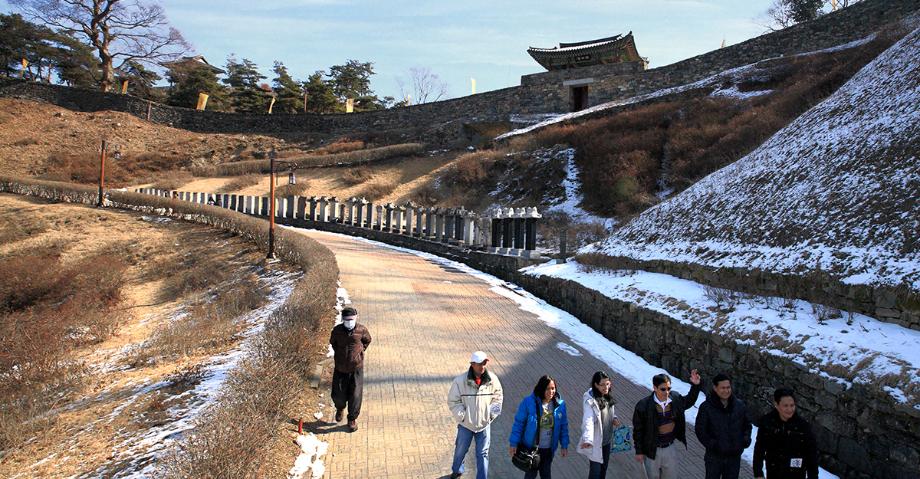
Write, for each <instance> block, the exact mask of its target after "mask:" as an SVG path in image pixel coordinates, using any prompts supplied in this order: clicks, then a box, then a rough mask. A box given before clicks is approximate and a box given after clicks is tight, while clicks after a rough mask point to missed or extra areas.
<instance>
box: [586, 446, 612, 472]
mask: <svg viewBox="0 0 920 479" xmlns="http://www.w3.org/2000/svg"><path fill="white" fill-rule="evenodd" d="M601 457H603V458H604V462H594V461H591V467H590V468H588V479H602V478H604V477H607V466H609V465H610V444H604V447H603V449H601Z"/></svg>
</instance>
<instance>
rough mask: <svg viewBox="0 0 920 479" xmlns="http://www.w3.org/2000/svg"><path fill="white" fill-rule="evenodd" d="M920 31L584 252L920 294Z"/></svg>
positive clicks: (909, 35) (912, 33) (915, 31)
mask: <svg viewBox="0 0 920 479" xmlns="http://www.w3.org/2000/svg"><path fill="white" fill-rule="evenodd" d="M918 155H920V29H917V30H914V31H913V32H911V33H910V34H908V35H907V36H905V37H904V38H903V39H901V40H900V41H899V42H898V43H896V44H895V45H893V46H892V47H891V48H889V49H888V50H886V51H885V52H883V53H882V54H881V55H879V57H878V58H876V59H875V60H873V61H872V62H871V63H869V64H868V65H866V66H865V67H864V68H863V69H862V70H860V71H859V72H858V73H857V74H856V75H854V76H853V78H851V79H850V80H849V81H848V82H847V83H846V84H844V85H843V86H842V87H841V88H840V89H839V90H838V91H837V92H835V93H834V94H832V95H831V96H830V97H828V98H827V99H826V100H825V101H823V102H822V103H820V104H819V105H817V106H815V107H814V108H812V109H811V110H809V111H808V112H806V113H805V114H803V115H802V116H800V117H799V118H798V119H796V120H795V121H794V122H792V123H791V124H789V125H788V126H787V127H785V128H783V129H782V130H780V131H779V132H777V133H776V135H774V136H773V137H771V138H770V139H769V140H767V141H766V142H765V143H764V144H763V145H761V146H760V147H759V148H757V149H756V150H755V151H754V152H752V153H750V154H749V155H747V156H746V157H744V158H742V159H741V160H739V161H737V162H735V163H733V164H731V165H729V166H727V167H725V168H723V169H721V170H719V171H717V172H715V173H713V174H711V175H709V176H707V177H706V178H704V179H702V180H701V181H699V182H698V183H696V184H695V185H693V186H692V187H690V188H688V189H687V190H685V191H684V192H682V193H681V194H679V195H677V196H675V197H672V198H671V199H670V200H668V201H665V202H663V203H660V204H659V205H657V206H655V207H653V208H651V209H649V210H647V211H646V212H644V213H642V214H641V215H639V216H638V217H636V218H635V219H633V220H632V221H631V222H629V223H627V224H626V225H624V226H623V227H622V228H620V229H619V230H617V231H615V232H614V233H613V235H611V237H610V238H608V239H607V240H605V241H604V242H601V243H597V244H595V245H591V246H588V247H586V248H584V249H583V250H582V252H600V253H604V254H608V255H614V256H628V257H632V258H638V259H667V260H672V261H686V262H694V263H700V264H705V265H709V266H716V267H721V266H727V267H733V266H740V267H751V268H760V269H765V270H769V271H776V272H783V273H797V272H802V271H807V270H823V271H826V272H830V273H832V274H834V275H836V276H839V277H841V278H842V279H843V281H845V282H848V283H859V284H888V285H896V284H907V285H909V286H910V287H911V288H912V289H914V290H920V238H918V231H920V204H918V202H917V199H918V198H920V158H918Z"/></svg>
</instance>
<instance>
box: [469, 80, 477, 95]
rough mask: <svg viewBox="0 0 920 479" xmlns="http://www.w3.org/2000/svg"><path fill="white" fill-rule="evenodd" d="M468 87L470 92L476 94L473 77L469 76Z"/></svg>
mask: <svg viewBox="0 0 920 479" xmlns="http://www.w3.org/2000/svg"><path fill="white" fill-rule="evenodd" d="M470 87H471V91H472V93H471V94H473V95H475V94H476V79H475V78H470Z"/></svg>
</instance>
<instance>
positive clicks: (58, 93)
mask: <svg viewBox="0 0 920 479" xmlns="http://www.w3.org/2000/svg"><path fill="white" fill-rule="evenodd" d="M918 9H920V2H918V1H917V0H865V1H863V2H860V3H857V4H855V5H853V6H851V7H849V8H845V9H842V10H840V11H837V12H834V13H831V14H828V15H825V16H823V17H821V18H819V19H818V20H815V21H812V22H807V23H804V24H799V25H796V26H793V27H791V28H788V29H785V30H781V31H779V32H773V33H770V34H768V35H763V36H760V37H757V38H754V39H751V40H748V41H745V42H743V43H740V44H737V45H732V46H729V47H726V48H722V49H718V50H714V51H712V52H709V53H705V54H703V55H699V56H696V57H693V58H690V59H687V60H684V61H681V62H678V63H674V64H671V65H667V66H664V67H660V68H655V69H652V70H645V71H641V72H629V65H626V66H624V65H608V66H604V65H600V66H597V67H590V68H587V69H584V70H582V69H576V70H572V71H571V72H564V73H556V72H545V73H540V74H535V75H527V76H525V77H523V78H522V85H521V86H517V87H510V88H504V89H500V90H493V91H489V92H485V93H481V94H477V95H471V96H465V97H460V98H455V99H451V100H445V101H439V102H432V103H426V104H422V105H414V106H410V107H403V108H392V109H388V110H381V111H373V112H361V113H351V114H345V113H341V114H327V115H318V114H297V115H291V114H274V115H264V114H237V113H221V112H212V111H204V112H199V111H195V110H192V109H188V108H176V107H171V106H167V105H161V104H156V103H154V104H150V103H149V102H147V101H146V100H143V99H140V98H135V97H131V96H127V95H118V94H115V93H100V92H98V91H95V90H88V89H79V88H69V87H63V86H54V85H46V84H41V83H35V82H28V81H22V80H13V79H3V80H0V96H9V97H19V98H28V99H35V100H43V101H47V102H50V103H53V104H56V105H59V106H63V107H65V108H70V109H74V110H79V111H100V110H116V111H124V112H127V113H131V114H133V115H135V116H137V117H139V118H147V112H148V108H149V111H150V120H151V121H154V122H156V123H162V124H167V125H172V126H174V127H177V128H183V129H186V130H191V131H199V132H213V133H262V134H278V133H290V132H304V133H319V134H348V133H363V132H367V131H375V132H399V134H400V135H403V136H405V137H406V138H415V139H420V140H422V141H426V142H429V143H433V144H442V145H443V144H450V143H456V142H461V141H463V140H464V139H466V140H469V137H468V133H467V132H465V131H464V129H463V125H464V124H468V123H476V122H496V121H497V122H504V121H509V119H510V116H511V115H512V114H538V113H552V112H555V113H561V112H566V111H569V110H570V109H571V98H570V95H571V92H570V87H569V86H566V85H564V84H563V82H565V81H566V80H572V79H579V78H584V77H583V76H582V75H583V74H584V75H589V76H590V77H591V78H594V80H595V81H594V83H592V84H591V85H590V86H589V91H588V104H589V106H592V105H597V104H600V103H604V102H608V101H611V100H616V99H623V98H627V97H631V96H635V95H641V94H645V93H650V92H653V91H657V90H661V89H663V88H668V87H672V86H678V85H684V84H687V83H691V82H694V81H697V80H700V79H702V78H706V77H708V76H711V75H714V74H716V73H719V72H722V71H724V70H727V69H730V68H733V67H737V66H742V65H746V64H750V63H754V62H756V61H759V60H763V59H765V58H772V57H777V56H782V55H790V54H794V53H800V52H806V51H814V50H818V49H822V48H828V47H832V46H835V45H840V44H843V43H847V42H850V41H853V40H857V39H860V38H864V37H866V36H867V35H869V34H871V33H872V32H875V31H877V30H878V29H880V28H881V27H883V26H884V25H886V24H889V23H892V22H894V21H897V20H898V19H900V18H903V17H904V16H906V15H908V14H910V13H912V12H915V11H917V10H918ZM640 41H641V40H640ZM522 54H523V52H522ZM604 67H606V68H604Z"/></svg>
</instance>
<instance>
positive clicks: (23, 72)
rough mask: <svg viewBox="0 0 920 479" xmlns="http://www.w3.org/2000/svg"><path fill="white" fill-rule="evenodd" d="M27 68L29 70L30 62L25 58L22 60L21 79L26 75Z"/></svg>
mask: <svg viewBox="0 0 920 479" xmlns="http://www.w3.org/2000/svg"><path fill="white" fill-rule="evenodd" d="M26 68H29V60H26V59H25V58H23V59H22V70H19V78H22V77H23V76H25V74H26Z"/></svg>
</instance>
